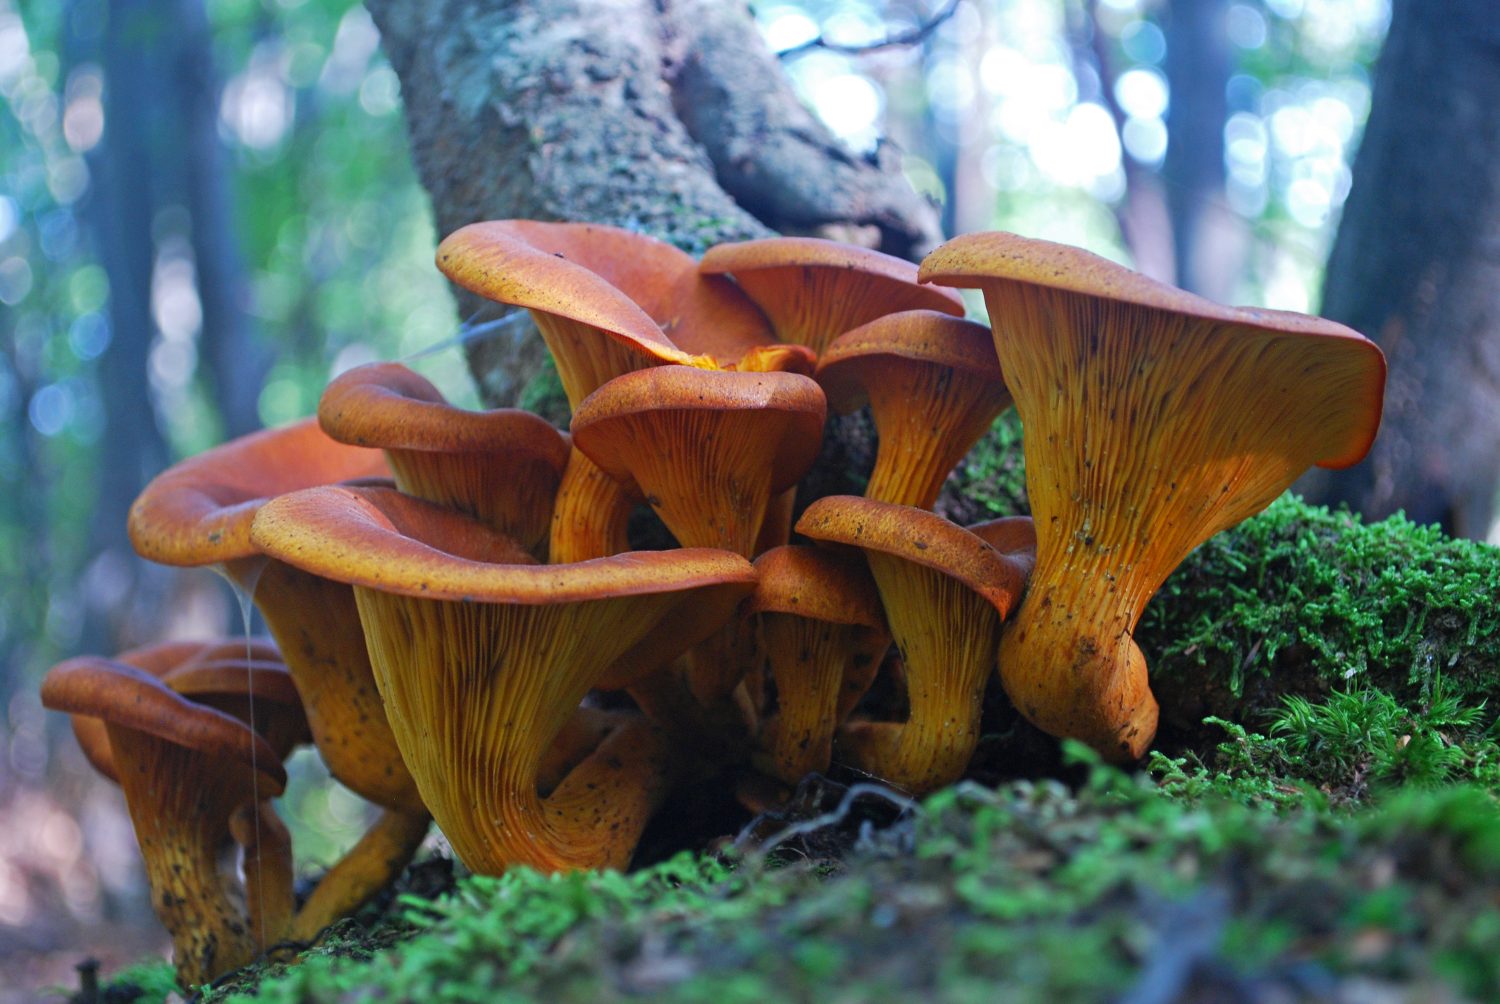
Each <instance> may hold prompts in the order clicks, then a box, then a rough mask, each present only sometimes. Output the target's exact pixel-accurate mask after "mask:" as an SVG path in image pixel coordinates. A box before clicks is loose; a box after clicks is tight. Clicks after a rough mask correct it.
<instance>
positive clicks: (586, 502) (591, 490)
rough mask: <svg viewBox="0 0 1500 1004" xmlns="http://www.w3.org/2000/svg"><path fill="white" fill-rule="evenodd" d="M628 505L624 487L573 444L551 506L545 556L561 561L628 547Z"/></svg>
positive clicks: (579, 558) (594, 556) (609, 553)
mask: <svg viewBox="0 0 1500 1004" xmlns="http://www.w3.org/2000/svg"><path fill="white" fill-rule="evenodd" d="M632 508H633V506H632V505H631V500H630V496H629V494H628V493H627V492H626V490H625V488H624V487H623V486H622V485H621V484H620V483H619V482H618V481H616V480H614V479H613V478H611V477H610V476H609V475H607V474H605V473H604V472H603V471H601V470H600V469H599V466H598V465H597V464H595V463H594V462H593V461H592V460H590V459H589V458H588V457H587V456H585V455H584V454H583V453H582V452H580V451H579V449H578V448H577V447H573V449H572V450H571V451H570V452H569V454H568V466H567V469H566V470H564V471H563V476H562V483H561V484H559V485H558V488H557V501H556V503H555V504H554V508H553V510H552V544H551V548H550V550H549V552H548V553H549V560H551V561H552V562H553V563H555V564H565V563H568V562H573V561H588V560H589V559H590V558H603V557H608V556H609V555H611V554H619V553H621V552H623V551H627V550H629V549H630V542H629V539H628V537H627V536H626V529H627V527H628V525H629V523H630V510H631V509H632Z"/></svg>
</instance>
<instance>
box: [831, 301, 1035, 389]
mask: <svg viewBox="0 0 1500 1004" xmlns="http://www.w3.org/2000/svg"><path fill="white" fill-rule="evenodd" d="M919 366H930V367H934V368H943V367H946V368H948V369H954V370H960V371H962V372H965V373H971V374H973V375H974V376H976V377H979V378H981V379H987V380H990V381H993V382H994V383H995V384H996V385H999V386H1000V387H1001V388H1003V387H1004V382H1003V381H1002V379H1001V376H1000V360H999V359H997V358H996V357H995V339H994V336H993V335H991V334H990V329H989V328H988V327H986V326H985V325H983V324H978V323H976V322H974V321H967V320H964V319H963V318H961V317H953V316H951V315H949V314H944V313H940V312H938V311H935V310H903V311H900V312H899V313H895V314H886V315H884V316H882V317H877V318H876V319H875V320H873V321H870V322H869V323H868V324H862V325H860V326H859V327H857V328H855V329H854V330H852V331H846V332H844V333H843V334H842V335H839V336H838V337H837V338H835V339H834V340H833V341H832V342H831V343H830V344H829V346H828V348H827V349H825V350H824V352H823V354H822V356H821V357H820V358H819V359H818V369H817V372H816V374H815V375H816V377H817V381H818V383H819V384H820V385H821V386H822V388H823V392H824V393H825V394H827V395H828V405H829V407H831V408H832V409H833V410H834V411H836V412H838V413H839V414H848V413H849V412H851V411H855V410H857V409H859V408H862V407H864V406H865V405H866V404H867V403H868V402H869V399H870V394H869V391H868V389H867V388H868V387H869V386H870V383H871V382H872V381H876V380H880V379H882V377H883V375H884V374H887V373H889V372H891V371H892V370H893V369H897V368H902V367H919ZM1009 397H1010V396H1009V395H1008V394H1006V395H1005V400H1006V401H1007V402H1008V401H1009ZM1002 407H1003V406H1002Z"/></svg>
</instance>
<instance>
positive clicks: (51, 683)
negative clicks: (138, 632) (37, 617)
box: [42, 656, 286, 798]
mask: <svg viewBox="0 0 1500 1004" xmlns="http://www.w3.org/2000/svg"><path fill="white" fill-rule="evenodd" d="M42 704H43V706H45V707H48V708H51V709H52V710H53V711H66V712H68V713H69V714H74V715H86V716H88V717H91V718H97V719H100V720H102V721H104V722H105V724H106V725H112V726H117V727H119V728H124V729H131V730H133V731H136V732H144V733H147V734H149V735H153V736H156V737H157V738H159V739H164V740H166V741H167V742H170V743H173V744H175V745H177V746H181V747H183V748H185V749H189V750H193V751H195V752H197V753H201V754H203V755H204V756H208V757H216V758H219V759H220V760H231V761H237V762H238V763H240V764H241V765H242V769H240V770H238V771H229V772H228V773H231V774H235V775H236V776H241V775H242V776H243V777H244V788H245V790H246V791H249V790H250V785H251V781H252V772H253V774H254V778H253V780H254V781H255V783H256V785H257V786H258V788H259V790H260V792H261V794H262V797H267V798H273V797H275V796H276V795H279V794H281V789H282V788H283V787H285V785H286V771H285V770H283V769H282V766H281V757H279V756H277V754H276V751H275V750H273V749H272V748H271V747H270V745H269V744H267V742H266V741H265V739H263V738H262V737H261V736H260V735H259V734H258V733H256V732H255V731H254V730H253V729H251V728H250V727H249V726H248V725H246V724H245V723H244V722H242V721H240V720H239V719H237V718H235V717H234V716H233V715H230V714H227V713H225V712H223V711H219V710H217V709H215V708H210V707H208V706H206V705H203V704H200V703H198V702H197V701H194V700H192V699H190V698H188V697H184V696H183V695H181V694H179V693H177V692H176V691H174V690H173V689H172V688H171V687H169V686H167V684H166V683H165V682H163V681H162V680H159V679H157V678H156V677H155V676H152V675H151V674H150V673H148V672H146V671H145V670H140V669H137V668H135V667H134V666H130V665H126V664H125V663H122V662H115V661H113V660H109V659H99V658H94V657H89V656H83V657H80V658H76V659H69V660H67V661H66V662H61V663H59V664H57V665H56V666H54V667H52V669H51V670H50V671H48V673H47V676H46V678H45V679H43V680H42ZM116 769H117V770H118V769H119V765H118V764H116ZM225 781H226V783H229V781H230V779H229V778H226V779H225Z"/></svg>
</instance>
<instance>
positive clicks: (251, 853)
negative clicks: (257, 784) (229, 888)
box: [229, 801, 297, 952]
mask: <svg viewBox="0 0 1500 1004" xmlns="http://www.w3.org/2000/svg"><path fill="white" fill-rule="evenodd" d="M229 831H230V833H232V834H233V835H234V841H235V843H237V844H239V845H240V847H241V848H242V849H243V850H244V855H245V856H244V863H243V868H242V870H243V871H244V874H245V907H246V913H247V914H248V915H249V917H250V933H251V935H252V937H254V938H255V940H256V942H257V943H258V944H259V946H260V951H262V952H264V951H265V950H266V949H268V948H270V947H271V946H272V945H274V944H276V943H277V942H279V941H284V940H285V939H286V935H287V931H288V930H289V929H290V928H291V924H292V916H293V914H295V913H296V910H297V897H296V894H295V892H294V890H293V877H294V874H295V873H294V871H293V866H292V835H291V833H290V832H288V830H287V828H286V824H284V823H283V822H282V821H281V817H280V816H278V815H276V810H275V809H274V808H273V807H272V805H271V803H270V802H269V801H262V802H252V803H250V804H248V805H242V806H240V807H239V809H237V810H235V813H234V815H233V816H231V817H230V820H229Z"/></svg>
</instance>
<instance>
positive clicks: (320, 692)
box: [255, 560, 427, 818]
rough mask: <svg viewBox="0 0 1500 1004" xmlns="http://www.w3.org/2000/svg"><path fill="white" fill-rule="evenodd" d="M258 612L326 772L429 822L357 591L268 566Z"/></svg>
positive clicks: (258, 591) (258, 586)
mask: <svg viewBox="0 0 1500 1004" xmlns="http://www.w3.org/2000/svg"><path fill="white" fill-rule="evenodd" d="M255 604H256V607H257V608H258V609H259V610H260V612H261V616H263V617H264V618H265V621H266V626H267V627H268V628H270V631H271V636H272V637H273V638H275V639H276V644H277V647H278V648H280V649H281V651H282V652H284V653H286V661H287V668H288V669H289V670H290V671H291V673H292V679H293V680H294V681H295V682H296V684H297V690H298V692H299V693H300V694H301V695H302V702H303V707H304V709H305V710H306V712H307V722H308V727H309V728H310V729H311V731H312V737H313V744H314V745H315V746H316V747H317V748H318V753H319V755H320V756H322V758H323V762H324V764H325V765H326V766H327V767H328V772H329V773H330V774H332V775H333V777H334V779H335V780H337V781H338V782H339V783H340V784H343V785H344V786H345V787H347V788H349V790H351V791H353V792H354V793H355V794H357V795H359V796H360V797H361V798H365V799H368V800H369V801H371V802H374V803H375V804H376V805H379V806H383V807H386V808H393V809H398V810H400V811H402V812H407V813H410V814H412V815H413V816H418V817H422V818H426V815H427V809H426V806H424V805H423V804H422V796H421V794H420V793H419V792H418V791H417V786H416V782H415V781H413V780H412V778H411V774H410V773H409V772H408V771H407V769H406V765H405V764H404V763H403V762H402V760H401V751H400V749H398V748H397V746H396V739H395V736H393V735H392V734H391V726H390V724H389V722H387V721H386V715H385V705H384V704H383V703H382V701H381V699H380V691H379V690H378V688H377V687H376V685H375V675H374V673H373V672H372V671H371V669H370V656H369V653H368V652H367V651H366V650H365V636H364V631H363V629H362V628H361V627H360V623H359V610H358V609H357V608H356V606H355V603H354V591H353V590H352V589H350V588H349V587H348V586H347V585H345V584H344V583H341V582H335V581H333V580H332V579H326V578H322V577H320V576H316V575H309V574H308V573H306V572H304V571H302V570H301V569H299V568H296V567H295V566H293V565H289V564H287V563H286V562H284V561H276V560H271V561H268V562H266V566H265V569H264V570H263V571H262V572H261V574H260V576H259V580H258V582H257V584H256V590H255Z"/></svg>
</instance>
